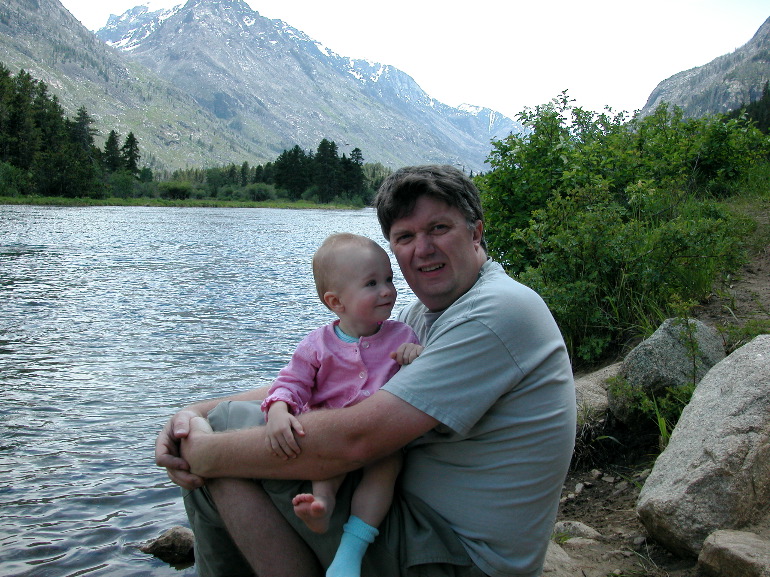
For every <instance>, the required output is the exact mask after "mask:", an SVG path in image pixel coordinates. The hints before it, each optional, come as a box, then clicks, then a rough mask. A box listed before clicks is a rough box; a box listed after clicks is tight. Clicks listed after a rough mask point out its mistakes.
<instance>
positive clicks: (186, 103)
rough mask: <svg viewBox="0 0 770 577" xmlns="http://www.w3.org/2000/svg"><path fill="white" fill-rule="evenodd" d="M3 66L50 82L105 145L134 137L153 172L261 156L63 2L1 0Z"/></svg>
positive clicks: (66, 105)
mask: <svg viewBox="0 0 770 577" xmlns="http://www.w3.org/2000/svg"><path fill="white" fill-rule="evenodd" d="M0 64H3V65H4V66H5V67H6V68H8V69H9V70H10V71H11V73H12V74H14V75H15V74H16V73H17V72H18V71H19V70H20V69H24V70H26V71H27V72H29V73H30V74H31V75H32V76H33V77H34V78H36V79H38V80H41V81H43V82H45V83H46V85H47V86H48V88H49V92H50V93H51V94H53V95H55V96H56V97H57V98H58V99H59V102H60V103H61V104H62V106H63V107H64V109H65V111H66V112H67V113H68V114H69V115H70V116H74V115H75V112H76V111H77V109H78V108H79V107H80V106H85V107H86V109H87V110H88V112H89V114H91V116H92V117H93V118H94V120H95V124H94V126H93V128H96V129H97V130H99V131H100V134H99V135H98V136H100V137H101V138H102V139H104V138H106V136H107V133H109V131H110V130H113V129H114V130H117V131H118V132H119V133H120V134H121V135H122V136H124V137H125V136H126V135H127V134H128V132H131V131H133V132H134V135H135V136H136V137H137V139H138V140H139V143H140V147H141V150H142V161H143V162H144V163H146V164H147V165H149V166H151V167H152V168H164V167H165V168H173V167H185V166H206V165H212V164H222V163H226V162H231V161H236V159H237V161H238V162H242V161H243V160H245V159H248V158H253V157H254V156H255V155H256V150H255V147H254V146H253V145H252V144H251V143H249V142H247V141H246V140H245V139H244V138H243V137H242V136H240V135H239V134H237V133H236V132H233V131H229V130H227V128H226V126H224V125H223V123H222V122H221V120H220V119H218V118H217V117H216V116H215V115H214V114H212V113H210V112H208V111H206V110H205V109H202V108H201V106H200V105H199V104H198V103H197V101H195V100H194V99H193V98H192V97H191V96H190V95H189V94H187V93H185V92H183V91H181V90H179V89H178V88H177V87H176V86H174V85H173V84H171V83H169V82H167V81H165V80H163V79H161V78H160V77H158V76H157V75H156V74H154V73H152V72H150V71H149V70H147V69H145V68H144V67H142V66H140V65H138V64H136V63H134V62H133V61H131V60H130V59H127V58H126V57H125V56H124V55H123V54H122V53H120V52H119V51H118V50H115V49H112V48H110V47H108V46H106V45H105V44H104V43H103V42H102V41H100V40H99V39H98V38H96V36H94V34H93V33H92V32H90V31H88V30H87V29H86V28H85V27H83V25H82V24H80V22H78V21H77V20H76V19H75V18H74V17H73V16H72V15H71V14H70V13H69V12H68V11H67V10H66V9H65V8H64V7H63V6H62V5H61V4H60V3H59V2H58V0H3V4H2V5H0ZM192 135H197V136H198V138H199V140H196V139H192Z"/></svg>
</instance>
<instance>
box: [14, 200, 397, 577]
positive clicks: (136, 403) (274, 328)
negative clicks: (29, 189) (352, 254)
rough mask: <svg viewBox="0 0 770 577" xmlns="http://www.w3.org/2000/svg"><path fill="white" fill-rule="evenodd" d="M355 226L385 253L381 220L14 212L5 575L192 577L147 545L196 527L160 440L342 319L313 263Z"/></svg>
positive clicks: (263, 213) (358, 214) (346, 215)
mask: <svg viewBox="0 0 770 577" xmlns="http://www.w3.org/2000/svg"><path fill="white" fill-rule="evenodd" d="M341 231H350V232H356V233H359V234H365V235H368V236H370V237H372V238H375V239H376V240H378V242H381V239H380V232H379V229H378V227H377V225H376V221H375V217H374V214H373V211H371V210H370V209H366V210H361V211H294V210H271V209H249V210H223V209H162V208H114V207H101V208H61V207H25V206H20V207H15V206H14V207H11V206H0V302H2V315H1V316H0V395H2V397H1V398H2V403H0V475H2V476H3V478H4V479H6V480H9V481H10V482H7V483H6V484H4V485H3V486H0V547H1V550H0V574H2V575H6V576H18V577H22V576H34V577H44V576H49V575H50V576H57V577H58V576H69V577H74V576H76V575H99V576H102V575H111V576H112V575H114V576H128V575H131V576H143V575H148V576H149V575H152V576H163V575H168V576H171V575H174V576H176V577H187V576H192V575H194V574H195V571H194V568H175V567H170V566H168V565H167V564H165V563H162V562H161V561H159V560H157V559H154V558H152V557H149V556H147V555H145V554H143V553H141V552H139V551H138V549H137V545H139V544H140V543H142V542H144V541H146V540H148V539H150V538H154V537H156V536H157V535H159V534H160V533H161V532H163V531H165V530H166V529H168V528H169V527H171V526H173V525H177V524H186V518H185V514H184V507H183V505H182V502H181V498H180V493H179V489H178V488H177V487H175V486H174V485H172V484H171V483H170V482H169V480H168V478H167V477H166V475H165V473H164V471H162V470H160V469H158V468H157V467H155V466H154V462H153V454H152V453H153V445H154V440H155V435H156V434H157V431H158V430H160V428H161V427H162V425H163V423H164V422H165V421H166V419H167V418H168V416H169V415H170V414H171V413H172V412H173V410H174V409H176V408H178V407H180V406H182V405H184V404H187V403H190V402H194V401H196V400H199V399H202V398H209V397H213V396H220V395H225V394H230V393H232V392H237V391H240V390H243V389H245V388H251V387H254V386H260V385H265V384H269V383H270V382H271V381H272V379H273V378H274V377H275V374H276V373H277V372H278V370H279V369H280V368H281V367H282V366H283V364H285V363H286V361H287V360H288V358H289V356H290V354H291V352H292V350H293V349H294V346H296V343H297V342H298V341H299V339H300V338H301V337H302V336H304V334H306V333H307V332H308V331H309V330H310V329H312V328H314V327H315V326H318V325H320V324H322V323H325V322H328V321H330V320H331V318H332V317H331V315H330V313H329V312H328V311H327V310H326V309H324V308H323V306H322V305H321V304H320V303H319V302H318V301H317V297H316V296H315V290H314V288H313V284H312V278H311V276H310V258H311V256H312V253H313V251H314V250H315V248H316V247H317V246H318V244H320V242H321V240H322V239H323V238H324V237H325V236H327V235H328V234H331V233H332V232H341ZM382 244H383V246H384V243H382ZM394 270H397V269H395V265H394ZM397 286H398V287H399V292H400V296H399V299H400V300H399V304H401V305H403V304H404V303H406V302H408V300H409V299H410V296H407V293H408V290H407V289H406V288H405V286H404V285H403V283H402V282H401V283H398V282H397Z"/></svg>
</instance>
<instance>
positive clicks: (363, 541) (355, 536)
mask: <svg viewBox="0 0 770 577" xmlns="http://www.w3.org/2000/svg"><path fill="white" fill-rule="evenodd" d="M342 531H343V532H342V540H341V541H340V546H339V549H337V554H336V555H335V556H334V561H332V564H331V565H330V566H329V568H328V569H327V570H326V577H360V575H361V561H363V558H364V553H366V549H367V547H369V543H372V542H374V538H375V537H376V536H377V535H379V534H380V532H379V531H378V530H377V529H376V528H375V527H372V526H371V525H369V524H367V523H366V522H365V521H362V520H361V519H359V518H358V517H356V516H355V515H351V516H350V518H349V519H348V522H347V523H345V525H343V526H342Z"/></svg>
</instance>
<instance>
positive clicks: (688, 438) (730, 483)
mask: <svg viewBox="0 0 770 577" xmlns="http://www.w3.org/2000/svg"><path fill="white" fill-rule="evenodd" d="M769 510H770V335H760V336H758V337H756V338H755V339H754V340H752V341H751V342H750V343H748V344H747V345H745V346H743V347H741V348H740V349H738V350H736V351H735V352H733V353H732V354H731V355H730V356H729V357H727V358H726V359H724V360H723V361H721V362H720V363H718V364H717V365H716V366H714V367H713V368H712V369H711V370H710V371H709V372H708V374H707V375H706V376H705V377H704V378H703V380H702V381H701V382H700V384H699V385H698V386H697V388H696V389H695V392H694V393H693V396H692V399H691V400H690V403H689V405H687V407H685V409H684V411H683V412H682V416H681V417H680V419H679V423H678V424H677V425H676V427H675V428H674V431H673V433H672V435H671V439H670V441H669V444H668V446H667V447H666V449H665V451H663V453H661V455H660V456H659V457H658V459H657V461H656V462H655V465H654V467H653V470H652V472H651V473H650V476H649V478H648V479H647V481H646V483H645V484H644V487H643V488H642V491H641V493H640V495H639V499H638V501H637V514H638V515H639V518H640V520H641V522H642V523H643V524H644V526H645V528H646V529H647V531H648V533H649V534H650V536H652V537H653V538H654V539H655V540H656V541H658V542H659V543H661V544H662V545H663V546H664V547H666V548H667V549H669V550H670V551H673V552H675V553H678V554H680V555H690V556H697V555H698V553H699V552H700V551H701V547H702V546H703V542H704V541H705V540H706V537H708V536H709V535H710V534H711V533H713V532H714V531H717V530H719V529H739V528H742V527H746V526H748V525H750V524H751V523H757V522H760V521H761V520H762V519H763V518H765V517H766V516H767V514H768V511H769Z"/></svg>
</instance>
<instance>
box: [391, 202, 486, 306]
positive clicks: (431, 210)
mask: <svg viewBox="0 0 770 577" xmlns="http://www.w3.org/2000/svg"><path fill="white" fill-rule="evenodd" d="M482 232H483V224H482V222H481V221H480V220H479V221H477V222H476V225H475V226H474V227H473V229H469V228H468V223H467V221H466V220H465V217H464V216H463V214H462V213H461V212H460V211H459V210H458V209H457V208H455V207H453V206H449V205H448V204H446V203H444V202H442V201H440V200H436V199H434V198H432V197H430V196H421V197H420V198H419V199H418V200H417V203H416V204H415V207H414V210H413V211H412V214H410V215H408V216H404V217H402V218H399V219H397V220H395V221H394V222H393V225H392V226H391V229H390V238H389V239H388V240H389V241H390V247H391V250H392V251H393V254H394V255H395V256H396V260H397V261H398V265H399V267H401V273H402V274H403V275H404V278H405V279H406V282H407V283H408V284H409V287H410V288H411V289H412V290H413V291H414V294H415V295H417V298H419V299H420V301H422V303H423V304H424V305H425V306H427V307H428V309H430V310H432V311H440V310H444V309H445V308H447V307H448V306H449V305H451V304H452V303H454V302H455V301H456V300H457V299H458V298H460V297H461V296H462V295H463V294H465V293H466V292H467V291H468V290H469V289H470V288H471V287H472V286H473V284H474V283H475V282H476V279H477V278H478V274H479V270H480V269H481V267H482V265H483V264H484V261H485V260H486V254H485V252H484V250H483V249H482V248H481V244H480V243H481V235H482Z"/></svg>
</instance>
